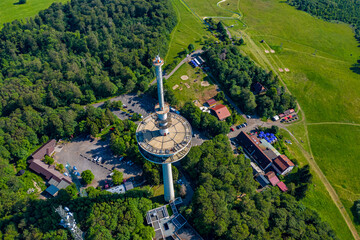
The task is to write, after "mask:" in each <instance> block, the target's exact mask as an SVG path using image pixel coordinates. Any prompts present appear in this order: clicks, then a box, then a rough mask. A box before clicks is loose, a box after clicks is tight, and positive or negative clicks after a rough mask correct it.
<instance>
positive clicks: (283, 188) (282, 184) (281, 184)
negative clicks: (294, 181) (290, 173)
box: [277, 182, 288, 192]
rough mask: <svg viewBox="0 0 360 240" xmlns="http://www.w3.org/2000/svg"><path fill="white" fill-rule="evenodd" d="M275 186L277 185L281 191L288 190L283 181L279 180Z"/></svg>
mask: <svg viewBox="0 0 360 240" xmlns="http://www.w3.org/2000/svg"><path fill="white" fill-rule="evenodd" d="M277 186H278V187H279V189H280V190H281V191H282V192H286V191H287V190H288V188H287V187H286V185H285V183H284V182H279V183H278V184H277Z"/></svg>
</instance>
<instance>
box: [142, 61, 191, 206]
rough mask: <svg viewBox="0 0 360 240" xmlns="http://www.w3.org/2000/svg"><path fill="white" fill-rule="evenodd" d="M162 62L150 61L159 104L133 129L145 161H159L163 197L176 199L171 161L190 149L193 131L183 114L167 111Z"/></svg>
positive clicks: (166, 199)
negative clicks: (153, 71) (154, 70)
mask: <svg viewBox="0 0 360 240" xmlns="http://www.w3.org/2000/svg"><path fill="white" fill-rule="evenodd" d="M163 64H164V61H163V60H162V59H161V58H160V57H159V56H157V57H156V58H155V59H154V60H153V65H154V66H155V69H156V81H157V90H158V98H159V103H158V104H156V105H155V112H154V113H152V114H150V115H149V116H147V117H146V118H144V119H143V120H142V121H141V123H140V124H139V125H138V127H137V129H136V139H137V142H138V145H139V150H140V153H141V155H142V156H143V157H144V158H146V160H148V161H150V162H153V163H156V164H162V169H163V177H164V198H165V201H167V202H170V201H173V200H174V199H175V193H174V184H173V177H172V170H171V164H172V163H174V162H177V161H180V160H181V159H182V158H184V157H185V156H186V154H188V152H189V151H190V148H191V136H192V130H191V126H190V124H189V122H188V121H187V120H186V119H185V118H184V117H182V116H180V115H178V114H175V113H173V112H170V107H169V105H168V104H167V103H165V102H164V90H163V79H162V71H161V66H162V65H163Z"/></svg>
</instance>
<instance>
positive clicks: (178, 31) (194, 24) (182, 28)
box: [165, 0, 210, 64]
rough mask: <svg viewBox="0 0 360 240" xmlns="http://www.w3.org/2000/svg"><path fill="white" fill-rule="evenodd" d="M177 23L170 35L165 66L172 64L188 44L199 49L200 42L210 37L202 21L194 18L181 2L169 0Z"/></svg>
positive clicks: (179, 0)
mask: <svg viewBox="0 0 360 240" xmlns="http://www.w3.org/2000/svg"><path fill="white" fill-rule="evenodd" d="M171 2H172V4H173V6H174V10H175V12H176V16H177V19H178V23H177V25H176V26H175V28H174V30H173V31H172V33H171V39H170V44H169V49H168V52H167V54H166V58H165V62H166V64H170V63H172V62H173V61H174V60H175V59H176V58H177V59H178V60H179V61H180V60H182V57H181V59H180V58H179V57H178V56H179V53H180V52H182V51H184V50H185V49H186V48H187V47H188V46H189V44H190V43H192V44H194V46H195V49H201V45H200V44H201V41H202V39H204V38H208V37H209V36H210V34H209V32H208V31H207V28H206V27H205V25H204V24H203V23H202V21H201V20H200V19H199V18H197V17H195V16H194V15H193V14H192V13H191V11H190V10H189V8H188V7H187V6H186V5H185V4H183V3H182V2H181V0H171Z"/></svg>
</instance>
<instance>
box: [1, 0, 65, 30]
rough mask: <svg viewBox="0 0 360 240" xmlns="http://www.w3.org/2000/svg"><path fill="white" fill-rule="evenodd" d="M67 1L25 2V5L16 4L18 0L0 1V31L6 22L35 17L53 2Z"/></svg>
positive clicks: (61, 0) (29, 0)
mask: <svg viewBox="0 0 360 240" xmlns="http://www.w3.org/2000/svg"><path fill="white" fill-rule="evenodd" d="M67 1H68V0H27V2H26V4H17V3H18V0H1V1H0V29H1V28H2V27H3V24H4V23H6V22H12V21H14V20H15V19H19V20H20V19H26V18H29V17H33V16H35V15H36V14H37V13H38V12H39V11H40V10H44V9H46V8H48V7H49V6H50V5H51V4H52V3H53V2H63V3H65V2H67Z"/></svg>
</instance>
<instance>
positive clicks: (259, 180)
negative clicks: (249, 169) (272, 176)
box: [256, 175, 270, 187]
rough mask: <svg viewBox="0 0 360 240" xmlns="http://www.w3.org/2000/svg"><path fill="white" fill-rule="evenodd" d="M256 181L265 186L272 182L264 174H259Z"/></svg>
mask: <svg viewBox="0 0 360 240" xmlns="http://www.w3.org/2000/svg"><path fill="white" fill-rule="evenodd" d="M256 181H258V182H259V183H260V185H261V186H262V187H265V186H266V185H268V184H269V183H270V182H269V180H267V179H266V178H265V176H264V175H259V176H257V177H256Z"/></svg>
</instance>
